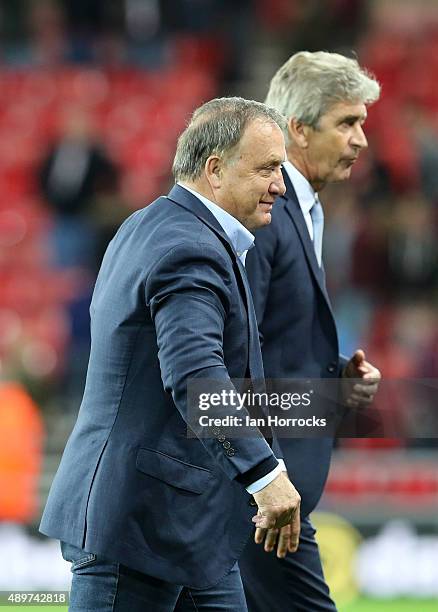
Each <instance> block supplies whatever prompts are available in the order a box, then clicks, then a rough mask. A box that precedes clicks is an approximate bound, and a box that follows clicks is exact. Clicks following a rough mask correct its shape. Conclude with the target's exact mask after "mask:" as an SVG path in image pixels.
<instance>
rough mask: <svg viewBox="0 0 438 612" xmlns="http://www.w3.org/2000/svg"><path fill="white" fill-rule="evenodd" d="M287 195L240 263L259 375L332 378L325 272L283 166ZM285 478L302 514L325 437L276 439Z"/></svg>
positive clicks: (322, 475)
mask: <svg viewBox="0 0 438 612" xmlns="http://www.w3.org/2000/svg"><path fill="white" fill-rule="evenodd" d="M283 178H284V182H285V184H286V193H285V195H284V196H281V197H279V198H277V200H276V201H275V204H274V206H273V210H272V222H271V224H270V225H268V226H266V227H264V228H262V229H260V230H258V231H257V232H256V240H255V248H253V249H251V250H250V251H249V253H248V255H247V259H246V269H247V273H248V279H249V281H250V285H251V290H252V294H253V298H254V304H255V308H256V314H257V320H258V323H259V330H260V338H261V341H262V353H263V364H264V369H265V376H266V378H268V379H269V378H300V379H309V378H312V379H314V378H318V379H319V378H336V377H338V376H340V371H341V367H343V365H344V363H345V362H344V360H343V359H340V357H339V347H338V337H337V332H336V325H335V321H334V319H333V313H332V310H331V306H330V301H329V298H328V295H327V291H326V287H325V278H324V271H323V270H322V269H321V268H320V267H319V266H318V262H317V260H316V256H315V251H314V248H313V243H312V241H311V239H310V236H309V232H308V229H307V226H306V222H305V220H304V216H303V213H302V211H301V208H300V205H299V203H298V199H297V196H296V193H295V190H294V188H293V186H292V183H291V181H290V179H289V176H288V175H287V173H286V172H285V171H284V170H283ZM279 443H280V446H281V448H282V451H283V455H284V457H283V458H284V461H285V463H286V467H287V470H288V474H289V477H290V479H291V481H292V482H293V484H294V485H295V487H296V488H297V490H298V492H299V493H300V495H301V513H302V516H307V515H308V514H309V512H311V511H312V510H313V509H314V507H315V506H316V504H317V503H318V501H319V499H320V497H321V494H322V491H323V488H324V485H325V481H326V479H327V474H328V470H329V466H330V456H331V451H332V446H333V441H332V439H331V438H320V439H315V438H311V439H310V438H307V439H306V438H301V439H298V438H295V439H286V438H280V439H279Z"/></svg>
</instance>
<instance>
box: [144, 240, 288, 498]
mask: <svg viewBox="0 0 438 612" xmlns="http://www.w3.org/2000/svg"><path fill="white" fill-rule="evenodd" d="M226 257H227V256H226V254H223V253H221V252H220V251H219V250H218V249H216V248H214V247H213V246H211V245H208V244H199V243H194V244H193V245H186V244H184V245H180V246H177V247H175V248H173V249H172V250H171V251H170V252H168V253H167V254H166V255H165V256H164V257H163V258H162V259H161V260H160V261H159V262H158V263H157V264H156V266H155V267H154V269H153V270H152V271H151V273H150V274H149V276H148V278H147V280H146V283H145V299H146V304H147V306H148V307H149V308H150V312H151V316H152V320H153V322H154V325H155V329H156V335H157V344H158V358H159V362H160V368H161V377H162V380H163V385H164V388H165V390H166V391H167V392H169V393H171V394H172V397H173V400H174V403H175V405H176V407H177V409H178V410H179V412H180V413H181V416H182V417H183V419H184V420H185V421H186V422H188V421H189V427H190V428H191V429H193V431H194V433H195V434H196V435H197V436H198V437H199V439H200V441H201V442H202V444H203V445H204V447H205V448H206V450H207V451H208V452H209V453H210V455H211V456H212V457H213V458H214V460H215V461H216V462H217V463H218V464H219V465H220V467H221V468H222V469H223V470H224V472H225V473H226V474H227V475H228V477H229V478H230V479H236V480H238V481H239V482H241V483H242V484H244V485H245V486H247V485H248V484H250V483H251V482H254V481H255V480H257V479H258V478H261V477H262V476H264V475H266V474H267V473H269V472H270V471H271V470H272V469H274V467H276V465H277V464H278V462H277V460H276V458H275V456H274V455H273V453H272V451H271V448H270V447H269V445H268V443H267V442H266V440H265V439H264V438H263V436H262V434H261V432H260V431H259V430H258V429H257V428H254V431H253V432H251V433H252V434H253V435H251V436H250V437H239V438H235V439H231V438H228V441H229V442H230V444H231V448H232V449H233V451H234V454H233V455H232V454H231V453H229V452H228V453H227V450H228V451H229V449H225V448H224V447H223V445H222V444H218V440H217V439H216V438H214V437H212V435H211V434H210V437H204V436H206V435H208V433H209V432H208V431H206V430H205V428H201V427H197V426H194V422H193V419H192V420H190V418H189V417H190V411H189V406H188V397H187V383H188V381H189V380H190V379H200V378H207V379H209V380H214V381H215V383H214V386H215V388H217V386H218V385H219V386H220V388H221V389H225V390H227V391H231V390H233V391H235V388H234V386H233V384H232V382H231V379H230V376H229V373H228V370H227V368H226V366H225V363H224V351H223V334H224V328H225V323H226V319H227V317H228V315H229V313H230V308H231V304H232V291H233V290H235V289H233V275H234V272H233V268H232V265H231V262H227V260H226ZM234 286H235V282H234ZM242 333H243V332H242ZM219 408H220V414H221V416H227V415H230V416H235V415H236V411H235V409H234V408H233V407H230V406H226V405H223V406H220V407H219ZM246 414H248V413H247V412H246V410H245V409H244V408H243V409H242V410H241V411H240V413H239V416H241V417H245V416H246ZM195 425H196V424H195ZM246 433H248V432H247V431H246ZM246 475H248V478H246Z"/></svg>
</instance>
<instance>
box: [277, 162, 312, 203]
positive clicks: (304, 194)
mask: <svg viewBox="0 0 438 612" xmlns="http://www.w3.org/2000/svg"><path fill="white" fill-rule="evenodd" d="M283 168H284V169H285V171H286V172H287V175H288V177H289V178H290V180H291V182H292V185H293V186H294V189H295V193H296V194H297V198H298V202H299V204H300V208H301V210H302V211H303V215H307V214H309V213H310V209H311V208H312V206H313V205H314V204H315V200H316V199H317V198H318V194H317V193H316V192H315V190H314V189H313V187H312V185H311V184H310V183H309V181H308V180H307V179H306V178H305V176H304V175H303V174H301V172H300V171H299V170H297V169H296V168H295V166H294V165H293V164H292V163H291V162H290V161H285V162H284V163H283Z"/></svg>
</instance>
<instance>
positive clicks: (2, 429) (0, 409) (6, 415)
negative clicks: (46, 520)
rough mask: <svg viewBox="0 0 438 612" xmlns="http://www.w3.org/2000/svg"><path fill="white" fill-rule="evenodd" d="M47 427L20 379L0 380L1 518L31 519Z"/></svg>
mask: <svg viewBox="0 0 438 612" xmlns="http://www.w3.org/2000/svg"><path fill="white" fill-rule="evenodd" d="M43 437H44V428H43V423H42V419H41V415H40V411H39V408H38V406H36V404H35V403H34V402H33V400H32V399H31V397H30V396H29V395H28V393H27V392H26V390H25V389H24V388H23V387H22V386H21V385H20V384H18V383H15V382H10V383H9V382H3V381H0V520H1V521H13V522H19V523H21V522H28V521H31V520H32V519H33V518H34V516H35V513H36V512H37V511H38V509H39V499H38V483H39V476H40V471H41V465H42V451H43Z"/></svg>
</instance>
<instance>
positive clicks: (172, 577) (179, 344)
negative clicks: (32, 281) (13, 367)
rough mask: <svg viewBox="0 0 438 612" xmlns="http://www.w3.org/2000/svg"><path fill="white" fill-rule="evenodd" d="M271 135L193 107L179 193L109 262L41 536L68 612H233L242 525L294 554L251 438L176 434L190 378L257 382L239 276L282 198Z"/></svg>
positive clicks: (260, 449)
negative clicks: (64, 566) (269, 532)
mask: <svg viewBox="0 0 438 612" xmlns="http://www.w3.org/2000/svg"><path fill="white" fill-rule="evenodd" d="M282 122H283V118H282V117H281V115H279V114H278V113H277V112H276V111H274V110H272V109H268V108H267V107H266V106H265V105H263V104H261V103H258V102H249V101H247V100H243V99H242V98H223V99H216V100H213V101H210V102H209V103H206V104H205V105H203V106H202V107H201V108H200V109H198V110H197V111H196V112H195V113H194V116H193V118H192V120H191V122H190V124H189V126H188V127H187V129H186V130H185V131H184V132H183V134H182V135H181V137H180V139H179V141H178V146H177V151H176V156H175V160H174V175H175V178H176V180H177V181H178V184H177V185H176V186H175V187H174V188H173V189H172V190H171V192H170V193H169V195H168V196H167V197H161V198H159V199H158V200H156V201H155V202H153V203H152V204H151V205H150V206H148V207H147V208H145V209H142V210H139V211H137V212H136V213H134V214H133V215H132V216H131V217H130V218H129V219H127V220H126V221H125V222H124V224H123V225H122V226H121V228H120V229H119V231H118V233H117V234H116V236H115V237H114V239H113V240H112V242H111V243H110V245H109V247H108V250H107V252H106V254H105V257H104V259H103V262H102V267H101V270H100V273H99V276H98V279H97V282H96V287H95V291H94V295H93V300H92V304H91V334H92V346H91V354H90V361H89V366H88V373H87V380H86V387H85V392H84V397H83V401H82V405H81V408H80V411H79V416H78V420H77V422H76V425H75V427H74V430H73V432H72V434H71V436H70V439H69V441H68V443H67V446H66V449H65V452H64V455H63V458H62V460H61V465H60V467H59V470H58V472H57V475H56V477H55V480H54V482H53V485H52V488H51V492H50V495H49V499H48V502H47V505H46V508H45V511H44V515H43V518H42V522H41V531H42V532H43V533H45V534H46V535H48V536H51V537H54V538H58V539H59V540H61V542H62V550H63V555H64V558H65V559H67V560H69V561H71V563H72V572H73V580H72V589H71V608H70V609H71V610H97V609H98V610H102V611H103V610H105V611H107V610H108V611H109V610H111V611H124V612H125V611H126V610H129V611H130V612H135V611H140V610H142V611H144V610H153V611H154V612H161V611H162V612H169V611H171V610H174V609H177V610H180V611H181V610H185V609H189V610H192V609H193V607H194V606H196V609H199V610H203V609H205V607H208V609H211V607H214V608H215V609H225V610H228V611H229V610H235V611H236V612H237V611H239V612H241V611H242V610H245V609H246V604H245V600H244V595H243V588H242V583H241V580H240V575H239V571H238V568H237V564H236V559H237V558H238V556H239V555H240V553H241V551H242V550H243V548H244V546H245V543H246V540H247V538H248V536H249V535H250V532H251V530H252V529H251V528H252V527H254V523H255V524H256V525H259V526H260V527H280V526H285V525H290V526H291V530H292V532H293V533H294V537H295V540H296V543H297V542H298V534H299V502H300V497H299V495H298V494H297V492H296V490H295V488H294V486H293V485H292V484H291V482H290V481H288V479H287V477H286V476H285V475H284V472H283V470H282V467H281V464H280V463H279V462H278V460H277V458H276V456H275V455H274V453H273V451H272V450H271V447H270V446H269V445H268V443H267V442H266V440H265V439H264V438H263V437H262V436H261V434H260V432H258V430H257V431H256V432H255V433H256V434H258V436H257V435H255V436H253V437H246V438H245V439H244V438H241V439H236V438H234V439H233V438H231V439H230V438H228V439H227V438H226V436H225V435H224V432H223V430H221V429H220V428H213V429H212V431H211V436H210V437H202V439H201V437H200V438H193V437H188V435H187V420H188V411H189V406H188V400H187V382H188V380H189V379H199V378H207V379H213V380H215V381H219V382H220V384H221V385H222V387H223V388H224V389H232V388H233V387H232V383H231V378H237V379H239V378H245V377H250V378H253V379H260V378H263V368H262V360H261V353H260V345H259V341H258V333H257V322H256V318H255V314H254V311H253V304H252V301H251V296H250V290H249V286H248V282H247V279H246V274H245V270H244V268H243V265H244V261H245V255H246V251H247V250H248V249H249V248H250V247H251V246H252V243H253V239H254V237H253V235H252V234H251V232H250V231H249V230H250V229H255V228H257V227H261V226H263V225H265V224H267V223H269V222H270V219H271V209H272V205H273V202H274V200H275V198H276V197H277V196H278V195H281V194H283V193H284V191H285V187H284V183H283V178H282V173H281V164H282V163H283V161H284V159H285V145H284V138H283V134H282V130H281V129H280V127H279V125H281V124H282ZM227 414H230V415H232V414H233V413H232V412H231V409H230V408H227V407H226V406H224V407H223V415H224V416H226V415H227ZM251 496H252V497H251ZM254 501H255V503H256V504H257V506H258V514H257V516H256V517H254V516H253V515H254V508H253V504H254ZM251 519H252V521H253V522H251Z"/></svg>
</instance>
